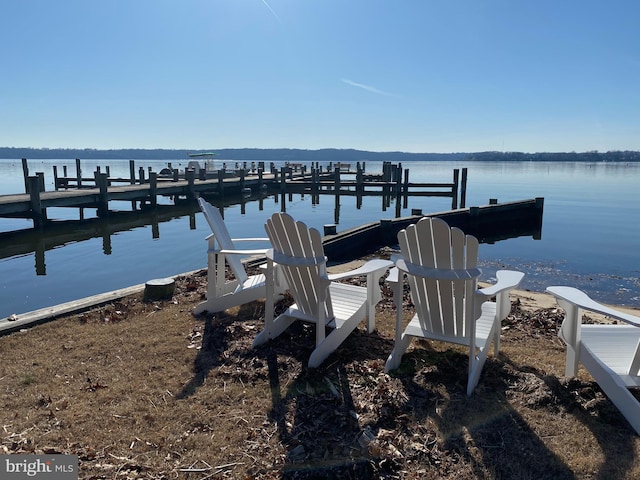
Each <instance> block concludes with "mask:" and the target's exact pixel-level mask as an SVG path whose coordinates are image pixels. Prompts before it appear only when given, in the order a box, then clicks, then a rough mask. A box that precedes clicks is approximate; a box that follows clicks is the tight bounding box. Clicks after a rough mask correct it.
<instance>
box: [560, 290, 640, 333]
mask: <svg viewBox="0 0 640 480" xmlns="http://www.w3.org/2000/svg"><path fill="white" fill-rule="evenodd" d="M547 292H549V293H550V294H552V295H553V296H554V297H556V298H561V299H563V300H566V301H567V302H569V303H572V304H573V305H576V306H577V307H579V308H582V309H584V310H590V311H592V312H596V313H601V314H603V315H607V316H609V317H611V318H615V319H616V320H622V321H623V322H626V323H629V324H631V325H635V326H636V327H640V317H636V316H635V315H631V314H630V313H625V312H621V311H620V310H614V309H613V308H610V307H607V306H606V305H603V304H601V303H598V302H596V301H595V300H593V299H591V298H590V297H589V296H588V295H587V294H586V293H584V292H583V291H582V290H578V289H577V288H573V287H559V286H551V287H547Z"/></svg>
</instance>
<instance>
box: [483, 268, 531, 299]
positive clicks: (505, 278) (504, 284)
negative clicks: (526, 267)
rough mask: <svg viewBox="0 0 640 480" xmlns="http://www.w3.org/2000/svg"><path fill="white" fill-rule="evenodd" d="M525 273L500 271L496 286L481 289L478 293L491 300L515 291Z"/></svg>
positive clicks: (497, 274)
mask: <svg viewBox="0 0 640 480" xmlns="http://www.w3.org/2000/svg"><path fill="white" fill-rule="evenodd" d="M523 277H524V273H522V272H518V271H515V270H498V271H497V272H496V280H497V282H496V284H495V285H491V286H489V287H486V288H481V289H479V290H478V291H477V293H478V294H479V295H481V296H483V297H485V298H491V297H493V296H494V295H498V294H499V293H502V292H505V291H509V290H513V289H514V288H516V287H517V286H518V285H520V282H521V281H522V278H523Z"/></svg>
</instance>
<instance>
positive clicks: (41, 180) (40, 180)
mask: <svg viewBox="0 0 640 480" xmlns="http://www.w3.org/2000/svg"><path fill="white" fill-rule="evenodd" d="M36 177H38V190H39V191H40V192H44V191H45V187H44V172H36Z"/></svg>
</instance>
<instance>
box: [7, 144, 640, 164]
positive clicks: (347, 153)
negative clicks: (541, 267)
mask: <svg viewBox="0 0 640 480" xmlns="http://www.w3.org/2000/svg"><path fill="white" fill-rule="evenodd" d="M208 152H211V153H216V154H217V158H220V159H225V160H238V161H241V160H242V161H278V162H282V161H289V162H301V161H307V162H329V161H331V162H351V163H355V162H362V161H364V162H366V161H378V162H381V161H390V162H411V161H420V160H422V161H425V160H426V161H429V160H440V161H448V160H450V161H454V160H462V161H465V160H466V161H547V162H603V161H606V162H639V161H640V152H636V151H609V152H597V151H591V152H581V153H577V152H559V153H554V152H542V153H523V152H477V153H408V152H369V151H366V150H354V149H336V148H323V149H319V150H304V149H293V148H223V149H217V150H216V149H212V150H171V149H141V148H123V149H112V150H98V149H93V148H83V149H76V148H17V147H0V158H11V159H20V158H27V159H57V158H60V159H72V158H80V159H86V160H102V159H114V160H118V159H123V160H186V159H188V158H189V154H190V153H191V154H194V153H208Z"/></svg>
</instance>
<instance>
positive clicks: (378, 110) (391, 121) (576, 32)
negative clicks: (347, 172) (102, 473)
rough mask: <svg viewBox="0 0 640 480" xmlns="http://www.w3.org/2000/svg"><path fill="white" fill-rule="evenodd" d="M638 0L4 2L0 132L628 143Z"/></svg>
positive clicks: (144, 141)
mask: <svg viewBox="0 0 640 480" xmlns="http://www.w3.org/2000/svg"><path fill="white" fill-rule="evenodd" d="M639 19H640V1H638V0H607V1H603V0H597V1H596V0H537V1H519V0H100V1H98V0H57V1H54V0H5V1H3V2H2V3H1V4H0V110H1V112H2V114H1V115H0V146H13V147H51V148H56V147H65V148H187V149H202V148H210V149H216V148H241V147H258V148H306V149H318V148H325V147H334V148H357V149H364V150H373V151H393V150H400V151H407V152H472V151H485V150H499V151H524V152H539V151H578V152H581V151H587V150H599V151H607V150H640V28H639V27H638V20H639Z"/></svg>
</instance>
